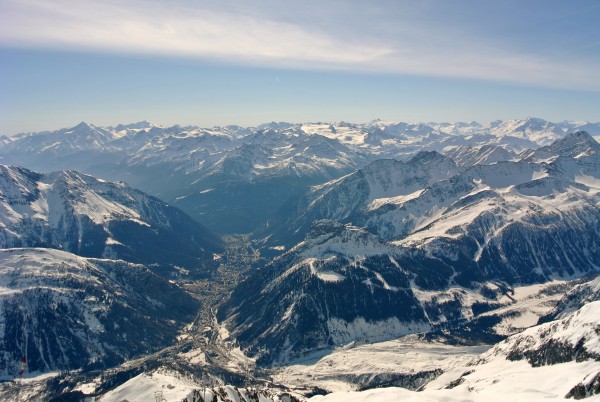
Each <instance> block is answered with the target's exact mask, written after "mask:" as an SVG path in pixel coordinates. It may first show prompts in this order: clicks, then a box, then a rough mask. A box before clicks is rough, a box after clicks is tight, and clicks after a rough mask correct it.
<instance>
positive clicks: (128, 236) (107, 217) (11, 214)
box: [0, 165, 221, 271]
mask: <svg viewBox="0 0 600 402" xmlns="http://www.w3.org/2000/svg"><path fill="white" fill-rule="evenodd" d="M0 211H1V214H0V247H31V246H35V247H51V248H57V249H64V250H67V251H70V252H73V253H75V254H79V255H83V256H88V257H106V258H122V259H126V260H129V261H132V262H141V263H162V264H173V265H179V266H183V267H186V268H188V269H194V270H197V271H202V269H209V268H210V264H211V261H212V259H213V253H214V252H219V251H220V250H221V243H220V240H219V239H218V238H217V237H216V236H214V235H212V234H211V233H210V232H208V230H206V229H205V228H204V227H202V226H201V225H200V224H198V223H196V222H194V221H193V220H192V219H191V218H189V217H188V216H187V215H185V214H184V213H183V212H181V211H179V210H178V209H176V208H173V207H171V206H168V205H166V204H164V203H163V202H161V201H160V200H158V199H156V198H154V197H150V196H148V195H146V194H144V193H142V192H141V191H138V190H135V189H133V188H131V187H129V186H127V185H126V184H124V183H110V182H106V181H103V180H99V179H95V178H93V177H91V176H87V175H83V174H80V173H77V172H73V171H62V172H54V173H48V174H41V173H36V172H32V171H30V170H27V169H23V168H17V167H11V166H5V165H2V166H0Z"/></svg>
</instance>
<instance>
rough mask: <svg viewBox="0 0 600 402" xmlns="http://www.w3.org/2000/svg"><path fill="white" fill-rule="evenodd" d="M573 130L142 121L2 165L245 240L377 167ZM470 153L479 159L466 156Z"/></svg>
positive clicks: (538, 124) (533, 125)
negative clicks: (338, 183)
mask: <svg viewBox="0 0 600 402" xmlns="http://www.w3.org/2000/svg"><path fill="white" fill-rule="evenodd" d="M580 130H586V131H587V132H588V133H589V134H591V135H592V136H594V135H600V123H588V122H561V123H551V122H547V121H544V120H541V119H536V118H528V119H526V120H508V121H504V122H502V121H495V122H492V123H488V124H478V123H474V122H471V123H427V124H424V123H419V124H409V123H389V122H383V121H379V120H376V121H372V122H369V123H365V124H351V123H346V122H340V123H331V124H330V123H305V124H291V123H270V124H264V125H261V126H258V127H250V128H245V127H239V126H226V127H214V128H210V129H203V128H199V127H181V126H172V127H159V126H156V125H153V124H151V123H148V122H140V123H135V124H129V125H118V126H116V127H97V126H94V125H89V124H86V123H81V124H79V125H77V126H75V127H72V128H67V129H61V130H57V131H46V132H40V133H32V134H18V135H15V136H13V137H3V141H2V142H1V143H0V162H2V163H6V164H12V165H18V166H23V167H27V168H30V169H33V170H38V171H44V172H48V171H54V170H63V169H67V170H77V171H80V172H83V173H88V174H91V175H94V176H96V177H102V178H105V179H109V180H122V181H125V182H127V183H129V184H130V185H132V186H135V187H137V188H140V189H141V190H143V191H146V192H148V193H150V194H152V195H155V196H158V197H159V198H161V199H162V200H164V201H167V202H170V203H172V204H173V205H175V206H179V207H181V208H182V209H183V210H184V211H186V212H187V213H188V214H190V215H191V216H192V217H193V218H194V219H196V220H198V221H200V222H202V223H203V224H205V225H207V226H208V227H209V228H210V229H211V230H213V231H216V232H218V233H247V232H251V231H254V230H256V229H257V228H259V227H261V226H263V225H266V224H267V223H268V222H269V221H270V220H271V219H272V218H273V213H274V212H275V211H277V210H278V209H279V208H281V207H282V206H283V205H284V204H285V202H286V201H287V200H288V199H289V198H290V197H293V196H300V195H301V194H302V193H304V192H305V191H306V190H307V189H308V187H309V186H311V185H316V184H320V183H322V182H324V181H327V180H330V179H334V178H338V177H341V176H343V175H345V174H348V173H351V172H353V171H355V170H357V169H360V168H362V167H364V166H366V165H367V164H368V163H370V162H373V161H375V160H379V159H385V158H392V159H397V160H403V161H404V160H408V159H410V158H411V157H413V156H414V155H416V154H417V153H418V152H420V151H438V152H440V153H446V154H447V155H448V156H450V157H454V158H456V160H455V162H456V163H457V165H459V166H464V165H465V164H468V163H471V164H473V163H481V162H485V161H488V162H491V161H498V160H506V159H507V158H509V159H510V157H511V155H513V153H515V152H516V153H519V152H522V151H524V150H526V149H530V148H538V147H539V146H545V145H549V144H550V143H552V142H553V141H555V140H557V139H560V138H562V137H564V136H565V135H566V134H567V133H570V132H575V131H580ZM482 147H485V148H484V149H481V148H482ZM489 147H492V148H489ZM498 147H502V148H498ZM470 148H473V149H474V151H473V150H472V151H469V149H470ZM473 152H475V153H478V154H479V156H478V157H475V156H468V155H469V154H470V153H473ZM459 154H460V155H462V156H460V157H459ZM469 158H470V159H469ZM473 158H479V159H473Z"/></svg>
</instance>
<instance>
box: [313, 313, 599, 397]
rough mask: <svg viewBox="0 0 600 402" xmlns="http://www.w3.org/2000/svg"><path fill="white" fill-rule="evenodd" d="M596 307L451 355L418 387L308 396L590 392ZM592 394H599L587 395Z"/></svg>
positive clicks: (594, 386)
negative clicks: (467, 355)
mask: <svg viewBox="0 0 600 402" xmlns="http://www.w3.org/2000/svg"><path fill="white" fill-rule="evenodd" d="M599 307H600V302H598V301H595V302H590V303H589V304H587V305H585V306H583V307H582V308H581V309H579V310H578V311H576V312H575V313H573V315H572V316H569V317H567V318H564V319H561V320H558V321H554V322H550V323H547V324H542V325H540V326H536V327H533V328H530V329H528V330H526V331H524V332H523V333H522V334H518V335H514V336H512V337H510V338H508V339H507V340H506V341H504V342H501V343H500V344H498V345H496V346H495V347H493V348H491V349H490V350H489V351H487V352H485V353H483V354H482V355H480V356H478V357H476V358H474V359H473V360H472V361H471V362H470V363H469V364H467V365H466V366H464V365H462V366H461V364H460V363H459V362H458V361H456V360H454V362H455V363H459V364H457V366H456V367H454V368H452V367H449V366H447V368H446V370H445V372H444V373H443V374H442V375H440V376H439V377H437V378H436V379H434V380H433V381H431V382H430V383H428V384H427V385H426V386H425V387H424V390H421V392H413V391H408V390H406V389H403V388H380V389H373V390H369V391H363V392H334V393H332V394H329V395H326V396H316V397H313V398H311V399H310V400H311V401H325V402H337V401H363V400H370V401H371V400H372V401H396V400H407V401H439V400H445V401H465V400H468V401H505V400H523V401H525V400H527V401H534V400H536V401H537V400H564V399H565V398H573V397H575V398H576V399H581V398H584V397H591V396H592V395H595V394H598V392H599V391H600V375H599V369H600V365H599V361H600V355H598V351H600V350H599V349H598V348H599V346H600V339H599V336H598V334H599V333H600V332H599V330H600V327H599V325H600V323H599V317H600V311H598V308H599ZM450 360H451V361H452V359H450ZM448 363H449V362H447V363H445V364H446V365H448ZM442 364H443V363H442ZM463 364H464V363H463ZM594 398H596V399H597V395H596V396H593V397H591V398H590V399H589V400H596V399H594Z"/></svg>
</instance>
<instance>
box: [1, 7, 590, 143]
mask: <svg viewBox="0 0 600 402" xmlns="http://www.w3.org/2000/svg"><path fill="white" fill-rule="evenodd" d="M598 21H600V2H598V1H596V0H590V1H584V0H573V1H551V0H540V1H534V0H521V1H510V0H504V1H482V0H470V1H466V0H454V1H445V0H444V1H442V0H439V1H436V0H429V1H427V0H424V1H398V0H396V1H384V0H381V1H371V2H364V1H354V0H346V1H334V0H330V1H326V0H321V1H312V0H308V1H303V2H291V1H281V0H278V1H277V0H261V1H259V0H243V1H242V0H231V1H191V0H169V1H166V0H160V1H158V0H145V1H141V0H129V1H127V2H123V1H117V0H96V1H74V0H54V1H47V0H0V71H1V74H0V133H1V134H8V135H10V134H14V133H16V132H21V131H38V130H43V129H56V128H60V127H65V126H71V125H74V124H76V123H78V122H79V121H82V120H85V121H87V122H90V123H93V124H99V125H115V124H118V123H124V122H132V121H137V120H143V119H146V120H149V121H153V122H156V123H159V124H165V125H169V124H174V123H179V124H194V125H200V126H213V125H224V124H241V125H256V124H259V123H262V122H267V121H274V120H275V121H284V120H285V121H294V122H298V121H339V120H346V121H354V122H362V121H368V120H372V119H375V118H381V119H384V120H395V121H411V122H416V121H458V120H463V121H467V120H477V121H481V122H483V121H489V120H495V119H510V118H525V117H527V116H538V117H542V118H545V119H548V120H554V121H558V120H564V119H569V120H590V121H600V24H598Z"/></svg>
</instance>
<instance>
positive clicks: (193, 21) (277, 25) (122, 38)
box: [0, 0, 600, 91]
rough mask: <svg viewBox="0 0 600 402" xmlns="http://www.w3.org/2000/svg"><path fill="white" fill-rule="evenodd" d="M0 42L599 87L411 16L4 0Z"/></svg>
mask: <svg viewBox="0 0 600 402" xmlns="http://www.w3.org/2000/svg"><path fill="white" fill-rule="evenodd" d="M0 7H1V9H0V14H2V15H3V16H4V17H0V18H1V19H2V21H0V22H1V24H0V45H2V46H8V47H33V48H36V47H43V48H57V49H74V50H86V51H102V52H115V53H125V54H131V53H141V54H150V55H171V56H184V57H195V58H204V59H212V60H221V61H226V62H229V63H233V64H242V65H244V64H245V65H252V66H265V67H271V68H273V67H275V68H294V69H305V70H306V69H308V70H319V69H325V70H344V71H356V72H368V73H390V74H413V75H424V76H444V77H460V78H471V79H483V80H492V81H503V82H511V83H518V84H525V85H533V86H540V87H549V88H561V89H578V90H592V91H600V67H599V66H598V65H595V64H594V63H589V62H581V61H580V62H579V63H572V62H567V61H558V60H555V59H550V58H547V59H545V58H543V57H541V56H538V57H534V56H531V55H528V54H526V53H523V52H522V51H514V50H511V49H509V48H507V47H503V46H500V45H498V43H490V42H486V41H485V40H482V39H479V40H478V39H477V38H476V37H474V35H471V34H470V33H469V32H461V31H460V29H455V30H452V31H449V30H447V28H448V27H443V26H442V27H439V28H435V27H434V26H432V25H431V24H423V23H422V22H423V21H419V22H415V21H411V20H410V19H409V18H405V19H403V20H401V21H397V22H396V21H383V23H385V24H387V29H386V30H384V32H385V35H384V34H382V32H379V31H378V30H377V24H378V23H379V21H377V20H374V19H369V17H365V21H364V26H363V25H362V24H361V25H360V26H357V27H356V31H357V32H356V33H354V34H348V29H347V28H348V27H344V29H339V30H336V29H334V28H332V27H327V29H324V28H323V27H322V26H319V25H318V24H310V23H306V21H304V22H294V21H293V19H289V18H288V19H285V20H281V19H276V18H273V16H270V15H269V14H268V12H265V11H263V12H258V13H257V12H248V13H243V12H239V10H237V11H231V10H229V11H228V10H226V9H224V8H219V6H218V5H215V3H213V4H212V5H210V6H209V5H207V4H205V6H204V7H202V6H197V5H194V3H190V2H177V1H170V2H158V1H144V2H141V1H128V2H115V1H112V0H98V1H94V2H81V1H69V0H58V1H43V0H4V1H3V3H2V5H1V6H0Z"/></svg>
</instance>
